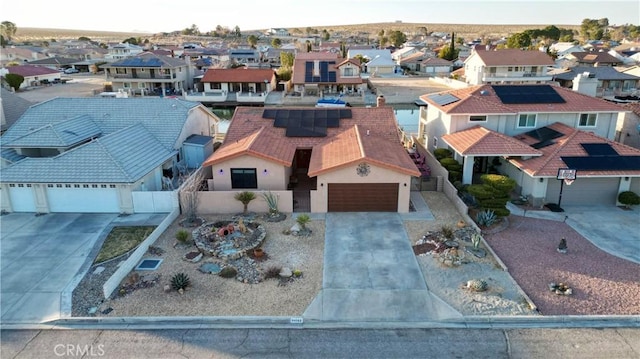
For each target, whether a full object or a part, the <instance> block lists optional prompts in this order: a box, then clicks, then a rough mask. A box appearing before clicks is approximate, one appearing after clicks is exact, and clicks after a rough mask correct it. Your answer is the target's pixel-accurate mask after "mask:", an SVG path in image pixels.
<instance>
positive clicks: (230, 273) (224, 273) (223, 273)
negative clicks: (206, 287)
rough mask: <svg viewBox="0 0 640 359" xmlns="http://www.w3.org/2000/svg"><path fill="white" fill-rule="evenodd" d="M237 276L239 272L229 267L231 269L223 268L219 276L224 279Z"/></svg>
mask: <svg viewBox="0 0 640 359" xmlns="http://www.w3.org/2000/svg"><path fill="white" fill-rule="evenodd" d="M237 274H238V270H236V269H235V268H233V267H231V266H229V267H224V268H222V270H221V271H220V273H219V274H218V275H219V276H221V277H222V278H234V277H235V276H236V275H237Z"/></svg>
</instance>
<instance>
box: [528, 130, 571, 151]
mask: <svg viewBox="0 0 640 359" xmlns="http://www.w3.org/2000/svg"><path fill="white" fill-rule="evenodd" d="M525 135H527V136H530V137H533V138H535V139H536V140H538V142H537V143H534V144H532V145H531V147H533V148H535V149H540V148H544V147H547V146H551V145H553V144H554V143H556V142H555V141H554V139H556V138H558V137H562V136H563V134H562V133H560V132H558V131H556V130H554V129H552V128H549V127H546V126H545V127H540V128H536V129H535V130H531V131H529V132H526V133H525Z"/></svg>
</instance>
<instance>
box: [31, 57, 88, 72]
mask: <svg viewBox="0 0 640 359" xmlns="http://www.w3.org/2000/svg"><path fill="white" fill-rule="evenodd" d="M76 62H78V59H72V58H68V57H59V56H56V57H48V58H46V59H41V60H33V61H29V65H37V66H45V67H48V68H50V69H52V70H58V71H59V70H65V69H68V68H70V67H73V64H74V63H76Z"/></svg>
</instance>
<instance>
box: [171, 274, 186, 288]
mask: <svg viewBox="0 0 640 359" xmlns="http://www.w3.org/2000/svg"><path fill="white" fill-rule="evenodd" d="M190 284H191V280H190V279H189V276H188V275H186V274H184V273H182V272H180V273H176V274H174V275H173V277H172V278H171V287H172V288H173V289H175V290H180V289H182V290H184V289H186V288H187V287H188V286H189V285H190Z"/></svg>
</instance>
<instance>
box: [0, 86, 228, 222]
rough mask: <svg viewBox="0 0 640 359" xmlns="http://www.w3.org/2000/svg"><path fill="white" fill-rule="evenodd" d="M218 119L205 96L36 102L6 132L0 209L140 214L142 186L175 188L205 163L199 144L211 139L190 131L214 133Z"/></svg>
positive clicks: (204, 133)
mask: <svg viewBox="0 0 640 359" xmlns="http://www.w3.org/2000/svg"><path fill="white" fill-rule="evenodd" d="M217 121H218V119H217V117H216V116H215V115H213V114H212V113H211V112H210V111H209V110H208V109H207V108H205V107H204V106H203V105H202V104H200V103H197V102H187V101H183V100H179V99H169V98H102V97H95V98H55V99H52V100H49V101H45V102H42V103H39V104H37V105H34V106H31V107H30V108H29V109H28V110H27V111H26V112H25V113H24V114H23V115H22V116H21V117H20V118H19V119H18V120H17V121H16V122H15V123H14V124H13V126H11V128H9V129H8V130H7V131H6V132H5V133H4V134H3V135H2V138H1V149H2V151H1V155H2V165H3V168H2V177H1V178H0V187H1V190H0V209H2V210H3V211H7V212H36V213H48V212H78V213H134V212H136V211H137V209H138V207H137V204H136V201H135V200H134V194H135V192H145V191H163V190H173V189H174V188H177V185H178V184H179V183H180V177H181V176H182V175H185V174H186V173H187V172H188V171H189V169H188V167H197V166H199V163H197V158H198V156H197V154H195V153H193V151H194V150H197V148H201V149H208V148H211V147H212V146H211V147H207V146H203V145H202V144H203V141H202V140H201V139H198V140H197V141H193V137H190V136H192V135H198V136H207V137H209V138H211V140H213V136H214V135H215V133H214V132H215V125H216V122H217ZM188 139H190V141H191V143H189V141H187V140H188ZM185 142H187V143H188V144H189V145H190V147H189V148H188V149H187V148H186V147H185V146H186V144H185ZM211 151H212V149H211ZM211 151H209V152H208V153H204V154H202V156H200V158H201V160H200V163H201V162H202V159H204V158H206V157H208V155H209V154H210V153H211ZM186 152H189V153H188V154H187V153H186ZM185 157H188V159H186V160H185ZM145 205H148V203H145Z"/></svg>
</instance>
